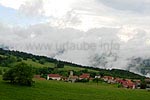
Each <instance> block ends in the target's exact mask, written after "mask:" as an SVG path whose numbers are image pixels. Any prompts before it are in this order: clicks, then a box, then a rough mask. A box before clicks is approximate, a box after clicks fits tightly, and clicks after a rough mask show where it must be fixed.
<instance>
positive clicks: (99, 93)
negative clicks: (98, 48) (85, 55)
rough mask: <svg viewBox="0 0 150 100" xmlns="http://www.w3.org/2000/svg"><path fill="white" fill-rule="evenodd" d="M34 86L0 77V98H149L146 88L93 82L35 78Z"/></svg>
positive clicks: (92, 99)
mask: <svg viewBox="0 0 150 100" xmlns="http://www.w3.org/2000/svg"><path fill="white" fill-rule="evenodd" d="M35 81H36V84H35V86H34V87H21V86H14V85H10V84H8V83H5V82H3V81H2V78H0V100H149V98H150V92H147V91H146V90H130V89H119V88H117V87H116V86H113V85H107V84H99V85H98V86H97V85H96V84H95V83H64V82H58V81H40V80H35Z"/></svg>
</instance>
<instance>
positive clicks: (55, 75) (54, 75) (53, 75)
mask: <svg viewBox="0 0 150 100" xmlns="http://www.w3.org/2000/svg"><path fill="white" fill-rule="evenodd" d="M48 76H49V77H61V76H60V75H59V74H48Z"/></svg>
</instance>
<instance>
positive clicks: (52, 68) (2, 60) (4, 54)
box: [0, 49, 145, 79]
mask: <svg viewBox="0 0 150 100" xmlns="http://www.w3.org/2000/svg"><path fill="white" fill-rule="evenodd" d="M19 62H24V63H27V64H28V65H31V66H32V67H34V68H36V69H38V71H37V72H36V74H42V75H46V74H48V73H59V74H61V75H63V76H67V75H68V73H69V71H70V70H73V71H74V73H75V74H76V75H80V74H81V73H90V74H91V76H93V77H94V76H95V75H105V76H106V75H107V76H108V75H110V76H114V77H120V78H129V79H143V78H145V77H143V76H140V75H138V74H135V73H132V72H129V71H125V70H119V69H112V70H106V69H99V68H94V67H90V66H82V65H78V64H74V63H71V62H65V61H59V60H57V59H53V58H48V57H46V56H38V55H33V54H28V53H24V52H19V51H10V50H4V49H0V68H11V67H13V66H14V65H16V64H17V63H19ZM57 65H59V66H57Z"/></svg>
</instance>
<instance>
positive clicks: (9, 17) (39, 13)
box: [0, 0, 150, 69]
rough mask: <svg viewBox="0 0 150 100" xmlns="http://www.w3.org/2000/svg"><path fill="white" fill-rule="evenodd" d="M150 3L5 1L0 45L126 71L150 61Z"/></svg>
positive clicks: (0, 16)
mask: <svg viewBox="0 0 150 100" xmlns="http://www.w3.org/2000/svg"><path fill="white" fill-rule="evenodd" d="M149 26H150V0H0V45H1V46H2V45H4V46H9V48H10V49H14V50H20V51H25V52H30V53H34V54H39V55H46V56H49V57H54V58H57V59H61V60H65V61H70V62H74V63H78V64H83V65H89V66H95V67H101V68H119V69H127V65H128V61H129V59H131V58H133V57H143V58H149V57H150V50H149V49H150V27H149Z"/></svg>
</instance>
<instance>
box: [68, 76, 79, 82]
mask: <svg viewBox="0 0 150 100" xmlns="http://www.w3.org/2000/svg"><path fill="white" fill-rule="evenodd" d="M78 79H79V77H78V76H69V78H68V81H69V82H72V83H74V82H76V80H78Z"/></svg>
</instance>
